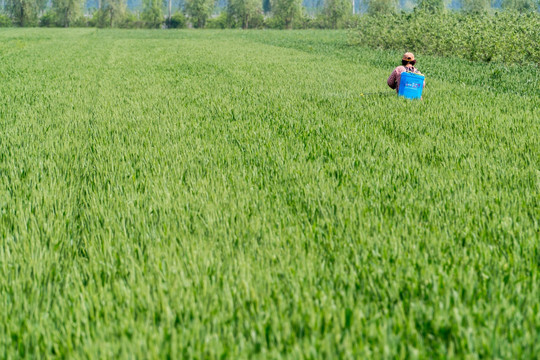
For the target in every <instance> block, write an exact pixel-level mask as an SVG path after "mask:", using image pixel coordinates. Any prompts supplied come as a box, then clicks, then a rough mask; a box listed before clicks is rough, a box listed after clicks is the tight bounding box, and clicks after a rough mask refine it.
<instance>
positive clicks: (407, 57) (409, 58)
mask: <svg viewBox="0 0 540 360" xmlns="http://www.w3.org/2000/svg"><path fill="white" fill-rule="evenodd" d="M409 64H410V65H412V66H414V65H415V64H416V60H415V59H414V54H413V53H411V52H406V53H405V54H403V57H402V58H401V65H403V66H407V65H409Z"/></svg>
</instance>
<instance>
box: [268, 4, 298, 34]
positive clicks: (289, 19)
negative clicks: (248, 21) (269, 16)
mask: <svg viewBox="0 0 540 360" xmlns="http://www.w3.org/2000/svg"><path fill="white" fill-rule="evenodd" d="M272 12H273V13H274V17H275V18H276V19H278V20H279V21H281V22H282V23H283V26H284V27H285V28H286V29H292V26H293V23H294V22H295V21H296V20H297V19H299V18H300V17H301V16H302V0H274V2H273V3H272Z"/></svg>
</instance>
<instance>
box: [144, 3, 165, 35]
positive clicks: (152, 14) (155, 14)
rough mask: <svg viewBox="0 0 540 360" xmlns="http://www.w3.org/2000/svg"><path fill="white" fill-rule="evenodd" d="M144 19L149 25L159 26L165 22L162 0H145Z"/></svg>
mask: <svg viewBox="0 0 540 360" xmlns="http://www.w3.org/2000/svg"><path fill="white" fill-rule="evenodd" d="M141 18H142V20H143V21H144V22H145V23H146V26H147V27H150V28H159V27H161V24H163V9H162V1H161V0H144V10H143V12H142V14H141Z"/></svg>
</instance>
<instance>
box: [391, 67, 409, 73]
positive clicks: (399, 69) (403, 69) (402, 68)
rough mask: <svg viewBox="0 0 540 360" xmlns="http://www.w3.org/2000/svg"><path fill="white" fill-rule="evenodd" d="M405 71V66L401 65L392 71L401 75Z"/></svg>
mask: <svg viewBox="0 0 540 360" xmlns="http://www.w3.org/2000/svg"><path fill="white" fill-rule="evenodd" d="M405 70H407V69H406V68H405V66H403V65H399V66H398V67H396V68H395V69H394V71H395V72H398V73H402V72H404V71H405Z"/></svg>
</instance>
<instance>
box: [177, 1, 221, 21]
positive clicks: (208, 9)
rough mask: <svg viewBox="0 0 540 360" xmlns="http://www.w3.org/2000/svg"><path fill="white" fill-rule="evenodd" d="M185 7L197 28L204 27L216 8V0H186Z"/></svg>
mask: <svg viewBox="0 0 540 360" xmlns="http://www.w3.org/2000/svg"><path fill="white" fill-rule="evenodd" d="M184 6H185V9H186V13H187V15H188V16H189V17H190V18H191V23H192V24H193V26H194V27H196V28H203V27H205V25H206V20H208V17H209V16H210V14H211V13H212V10H213V9H214V0H186V1H185V4H184Z"/></svg>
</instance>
